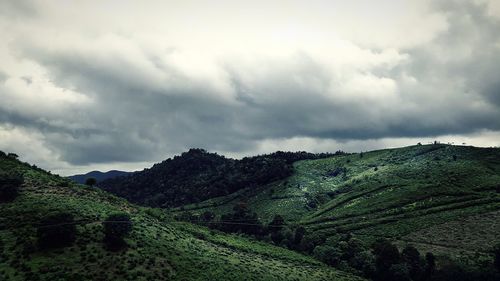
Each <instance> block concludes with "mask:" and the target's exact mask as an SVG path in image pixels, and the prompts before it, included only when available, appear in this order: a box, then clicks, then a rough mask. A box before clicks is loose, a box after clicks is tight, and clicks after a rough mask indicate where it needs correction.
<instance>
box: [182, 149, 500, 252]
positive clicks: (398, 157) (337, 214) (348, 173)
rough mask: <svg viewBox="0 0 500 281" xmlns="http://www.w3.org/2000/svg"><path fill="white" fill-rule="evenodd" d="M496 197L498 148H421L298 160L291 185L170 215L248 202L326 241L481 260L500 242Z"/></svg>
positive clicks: (499, 196)
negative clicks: (341, 239) (352, 240)
mask: <svg viewBox="0 0 500 281" xmlns="http://www.w3.org/2000/svg"><path fill="white" fill-rule="evenodd" d="M499 192H500V149H498V148H476V147H469V146H453V145H444V144H434V145H416V146H410V147H404V148H397V149H384V150H378V151H372V152H364V153H358V154H349V155H337V156H334V157H330V158H326V159H317V160H304V161H298V162H295V163H294V173H293V175H291V176H290V177H288V178H286V179H283V180H278V181H275V182H273V183H271V184H268V185H265V186H263V187H259V188H246V189H242V190H239V191H238V192H236V193H233V194H231V195H229V196H223V197H218V198H212V199H210V200H207V201H204V202H200V203H198V204H191V205H187V206H183V207H182V208H176V209H174V210H173V211H174V213H182V212H186V211H187V212H190V213H192V214H194V215H196V214H202V213H203V212H205V211H207V210H208V211H211V212H214V213H216V214H218V215H221V214H225V213H229V212H231V210H232V208H233V206H234V205H235V204H237V203H238V202H240V201H244V202H246V205H247V206H248V208H250V209H251V210H252V211H253V212H256V213H257V215H258V217H259V218H260V219H261V220H263V221H267V222H268V221H270V220H271V219H272V217H273V216H274V215H276V214H280V215H281V216H283V217H284V218H285V221H287V222H288V223H290V224H298V225H303V226H305V227H306V230H307V231H308V232H309V233H315V235H320V236H323V237H324V238H327V237H330V236H332V235H335V234H337V233H350V234H351V235H353V236H355V237H356V238H358V239H360V240H362V241H364V242H365V243H366V244H370V243H371V242H373V241H375V240H376V239H377V238H381V237H384V238H388V239H389V240H391V241H393V242H396V243H397V244H399V245H401V246H402V245H405V244H408V243H411V244H413V245H415V246H416V247H417V248H418V249H419V250H421V252H426V251H432V252H434V253H437V254H438V255H439V254H443V255H444V254H446V255H451V256H452V257H453V258H456V259H464V260H467V261H468V260H469V259H471V258H472V259H473V260H474V261H481V260H482V259H486V260H488V259H491V253H490V252H489V251H490V250H491V249H492V248H493V247H494V246H495V244H498V243H499V242H500V223H499V221H500V193H499Z"/></svg>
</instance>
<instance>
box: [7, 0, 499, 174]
mask: <svg viewBox="0 0 500 281" xmlns="http://www.w3.org/2000/svg"><path fill="white" fill-rule="evenodd" d="M0 34H1V41H0V150H3V151H6V152H16V153H17V154H19V155H20V156H21V159H22V160H24V161H28V162H30V163H33V164H36V165H38V166H40V167H43V168H45V169H48V170H52V171H54V172H56V173H60V174H62V175H69V174H73V173H77V172H87V171H90V170H94V169H99V170H109V169H125V170H134V169H142V168H144V167H147V166H149V165H151V164H152V163H154V162H158V161H161V160H163V159H166V158H168V157H170V156H172V155H174V154H178V153H180V152H182V151H185V150H187V149H189V148H190V147H201V148H205V149H207V150H209V151H216V152H219V153H222V154H225V155H228V156H231V157H241V156H244V155H252V154H257V153H265V152H272V151H275V150H307V151H312V152H323V151H336V150H338V149H342V150H345V151H354V152H356V151H365V150H370V149H376V148H383V147H396V146H403V145H411V144H415V143H416V142H419V141H420V142H429V141H432V140H434V139H437V140H441V141H443V142H455V143H463V142H465V143H467V144H472V145H476V146H499V145H500V1H497V0H490V1H487V0H481V1H473V0H470V1H467V0H463V1H459V0H456V1H453V0H444V1H439V0H437V1H425V0H405V1H402V0H379V1H373V0H354V1H353V0H349V1H340V0H338V1H332V0H324V1H317V0H308V1H302V0H300V1H299V0H297V1H292V0H290V1H270V0H265V1H260V0H252V1H235V0H227V1H225V0H224V1H222V0H216V1H214V0H211V1H201V0H198V1H190V0H182V1H139V0H137V1H126V0H120V1H118V0H116V1H106V0H95V1H88V0H86V1H63V0H61V1H50V0H43V1H24V0H23V1H20V0H12V1H10V0H0Z"/></svg>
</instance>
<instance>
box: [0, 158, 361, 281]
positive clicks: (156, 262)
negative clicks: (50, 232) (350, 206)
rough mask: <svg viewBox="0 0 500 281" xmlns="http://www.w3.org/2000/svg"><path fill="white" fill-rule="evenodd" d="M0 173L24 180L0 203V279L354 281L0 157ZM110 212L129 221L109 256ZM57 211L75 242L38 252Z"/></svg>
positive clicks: (260, 245)
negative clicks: (119, 246) (67, 218)
mask: <svg viewBox="0 0 500 281" xmlns="http://www.w3.org/2000/svg"><path fill="white" fill-rule="evenodd" d="M0 172H1V173H0V174H1V175H2V176H3V177H6V175H7V174H13V173H16V174H21V175H22V177H23V178H24V183H23V184H22V186H21V187H20V190H19V195H18V196H17V198H15V199H14V201H9V202H2V203H0V280H51V281H52V280H360V278H358V277H355V276H353V275H350V274H348V273H344V272H342V271H338V270H336V269H333V268H331V267H328V266H326V265H324V264H323V263H320V262H318V261H317V260H315V259H313V258H311V257H308V256H304V255H302V254H299V253H296V252H293V251H289V250H286V249H284V248H280V247H275V246H272V245H270V244H267V243H263V242H258V241H254V240H250V239H247V238H243V237H240V236H237V235H229V234H223V233H220V232H218V231H213V230H209V229H207V228H204V227H201V226H195V225H192V224H189V223H183V222H176V221H173V220H172V219H171V218H170V217H169V215H167V214H166V213H165V212H163V211H161V210H159V209H150V208H144V207H138V206H135V205H132V204H130V203H128V202H126V201H125V200H124V199H120V198H118V197H115V196H114V195H111V194H109V193H106V192H104V191H101V190H99V189H96V188H89V187H84V186H81V185H77V184H73V183H72V182H70V181H68V180H66V179H64V178H60V177H58V176H55V175H51V174H50V173H47V172H45V171H43V170H40V169H37V168H35V167H32V166H30V165H28V164H25V163H21V162H19V161H18V160H16V159H15V157H7V156H6V155H4V154H3V153H1V154H0ZM6 182H8V181H7V180H4V181H3V184H5V183H6ZM6 186H7V185H5V186H2V188H4V187H6ZM2 196H3V195H2ZM117 211H119V212H125V213H128V214H129V215H130V217H131V220H132V223H133V228H132V232H131V233H130V234H129V235H128V236H127V237H126V238H125V241H126V243H127V244H128V247H127V248H126V249H124V250H121V251H109V250H106V249H105V248H104V247H103V242H102V241H103V225H102V221H103V220H104V219H106V217H107V216H108V215H109V214H111V213H114V212H117ZM58 212H65V213H69V214H70V215H72V216H73V217H74V223H71V225H76V240H75V242H74V243H73V244H72V245H71V246H69V247H64V248H59V249H46V250H42V249H41V248H40V247H39V245H38V241H37V239H38V238H37V228H38V230H39V229H40V228H42V227H49V228H50V227H54V228H55V227H61V226H64V225H65V224H52V225H50V224H49V225H40V222H41V221H42V220H43V218H44V217H47V216H48V215H49V214H54V213H58ZM67 225H68V224H66V225H65V226H64V227H66V226H67Z"/></svg>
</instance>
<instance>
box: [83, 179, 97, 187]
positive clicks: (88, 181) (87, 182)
mask: <svg viewBox="0 0 500 281" xmlns="http://www.w3.org/2000/svg"><path fill="white" fill-rule="evenodd" d="M96 183H97V180H96V179H95V178H88V179H86V180H85V185H88V186H90V187H92V186H94V185H95V184H96Z"/></svg>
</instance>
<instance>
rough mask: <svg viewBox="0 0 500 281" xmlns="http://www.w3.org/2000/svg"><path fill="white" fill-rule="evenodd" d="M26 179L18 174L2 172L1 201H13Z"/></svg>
mask: <svg viewBox="0 0 500 281" xmlns="http://www.w3.org/2000/svg"><path fill="white" fill-rule="evenodd" d="M23 183H24V179H23V177H22V176H21V175H18V174H6V173H0V202H11V201H13V200H14V199H16V197H17V196H18V195H19V187H20V186H21V185H22V184H23Z"/></svg>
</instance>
